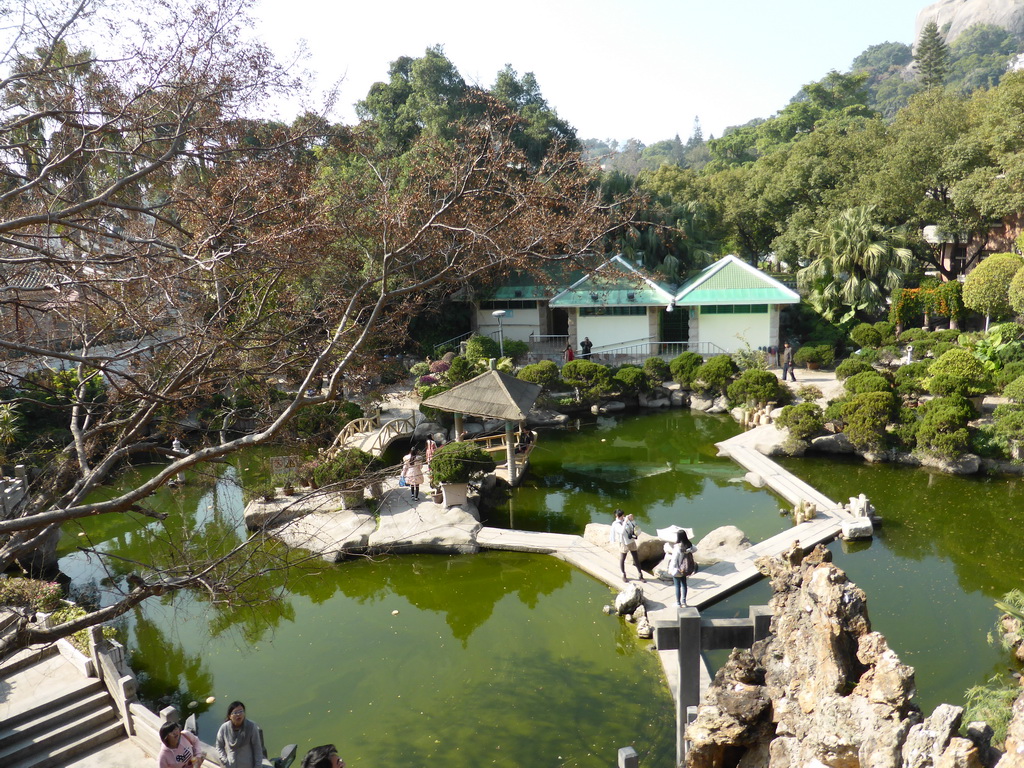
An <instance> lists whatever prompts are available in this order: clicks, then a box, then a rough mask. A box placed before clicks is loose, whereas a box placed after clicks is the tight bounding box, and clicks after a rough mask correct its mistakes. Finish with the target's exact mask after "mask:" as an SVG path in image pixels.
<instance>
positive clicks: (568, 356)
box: [562, 344, 576, 363]
mask: <svg viewBox="0 0 1024 768" xmlns="http://www.w3.org/2000/svg"><path fill="white" fill-rule="evenodd" d="M575 359H576V353H575V352H573V351H572V344H566V345H565V351H564V352H563V353H562V361H563V362H566V363H571V362H572V361H573V360H575Z"/></svg>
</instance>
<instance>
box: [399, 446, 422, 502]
mask: <svg viewBox="0 0 1024 768" xmlns="http://www.w3.org/2000/svg"><path fill="white" fill-rule="evenodd" d="M402 477H403V478H404V479H405V484H406V485H408V486H409V492H410V493H411V494H412V498H413V500H414V501H415V500H417V499H419V497H420V485H421V484H422V483H423V457H422V456H420V451H419V449H418V448H411V449H409V452H408V453H407V454H405V456H403V457H402Z"/></svg>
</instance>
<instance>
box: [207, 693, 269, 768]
mask: <svg viewBox="0 0 1024 768" xmlns="http://www.w3.org/2000/svg"><path fill="white" fill-rule="evenodd" d="M217 755H218V756H219V757H220V762H221V765H223V766H224V768H259V766H261V765H262V764H263V738H262V734H260V728H259V726H258V725H256V723H254V722H253V721H252V720H249V719H248V718H246V716H245V704H243V703H242V702H240V701H232V702H231V703H230V704H228V714H227V717H225V718H224V723H223V724H222V725H221V727H220V730H218V731H217Z"/></svg>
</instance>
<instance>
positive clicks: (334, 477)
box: [313, 448, 378, 490]
mask: <svg viewBox="0 0 1024 768" xmlns="http://www.w3.org/2000/svg"><path fill="white" fill-rule="evenodd" d="M376 466H378V462H377V459H376V457H375V456H373V455H372V454H369V453H367V452H366V451H361V450H359V449H358V448H341V449H339V450H338V452H337V453H335V454H334V455H333V456H331V457H330V458H328V459H324V460H323V461H321V462H320V463H318V464H317V465H316V467H314V468H313V481H314V482H315V483H316V484H317V485H318V486H319V487H321V488H323V487H325V486H328V485H339V486H341V488H342V489H343V490H354V489H356V488H359V487H361V486H362V484H363V482H362V481H363V480H364V478H365V477H366V475H367V473H369V472H370V470H371V469H373V468H375V467H376Z"/></svg>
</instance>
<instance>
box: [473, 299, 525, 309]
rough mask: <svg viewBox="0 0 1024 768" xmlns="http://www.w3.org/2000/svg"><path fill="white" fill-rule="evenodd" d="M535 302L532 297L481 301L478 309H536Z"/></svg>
mask: <svg viewBox="0 0 1024 768" xmlns="http://www.w3.org/2000/svg"><path fill="white" fill-rule="evenodd" d="M536 308H537V302H536V300H534V299H507V300H492V301H481V302H480V309H481V310H485V309H488V310H489V309H536Z"/></svg>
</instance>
